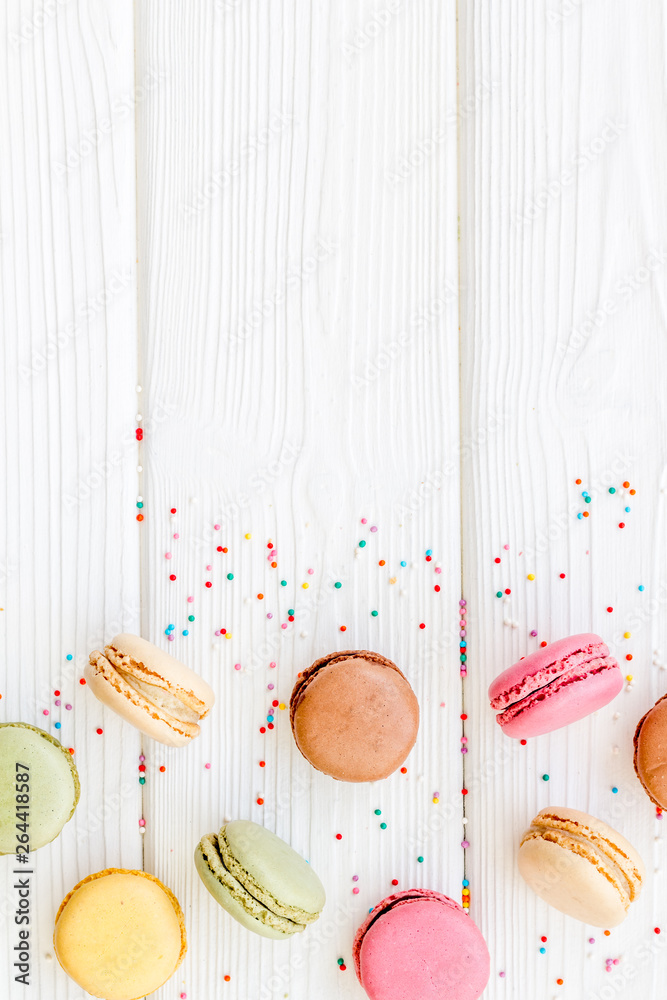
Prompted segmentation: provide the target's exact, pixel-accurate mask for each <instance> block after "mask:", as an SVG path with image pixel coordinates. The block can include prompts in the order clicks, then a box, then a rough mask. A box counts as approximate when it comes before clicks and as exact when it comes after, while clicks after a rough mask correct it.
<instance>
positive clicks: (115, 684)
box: [84, 633, 215, 747]
mask: <svg viewBox="0 0 667 1000" xmlns="http://www.w3.org/2000/svg"><path fill="white" fill-rule="evenodd" d="M84 673H85V676H86V680H87V681H88V686H89V688H90V690H91V691H92V692H93V694H94V695H95V697H96V698H99V700H100V701H101V702H103V703H104V704H105V705H108V707H109V708H111V709H112V710H113V711H114V712H116V713H117V714H118V715H120V716H121V717H122V718H123V719H126V720H127V721H128V722H130V723H131V724H132V725H133V726H135V727H136V728H137V729H139V730H141V732H142V733H145V735H146V736H150V737H151V738H152V739H154V740H157V741H158V742H159V743H166V744H167V746H173V747H182V746H185V744H186V743H189V742H190V740H192V739H194V737H195V736H198V735H199V722H200V721H201V719H203V718H204V717H205V716H206V715H208V713H209V711H210V709H211V708H212V707H213V704H214V702H215V695H214V694H213V691H212V690H211V688H210V687H209V685H208V684H207V683H206V681H204V680H202V678H201V677H199V675H198V674H196V673H195V672H194V670H190V668H189V667H186V666H185V664H184V663H180V662H179V661H178V660H177V659H175V658H174V657H173V656H170V655H169V653H165V652H164V651H163V650H162V649H158V647H157V646H154V645H153V643H152V642H147V641H146V639H140V638H139V636H137V635H129V634H127V633H123V634H122V635H117V636H116V637H115V639H112V640H111V642H110V643H109V644H108V646H105V647H104V652H103V653H102V652H100V650H99V649H96V650H94V651H93V652H92V653H91V654H90V663H89V664H88V665H87V666H86V668H85V671H84Z"/></svg>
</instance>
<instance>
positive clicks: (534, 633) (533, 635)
mask: <svg viewBox="0 0 667 1000" xmlns="http://www.w3.org/2000/svg"><path fill="white" fill-rule="evenodd" d="M530 634H531V635H532V637H533V639H534V638H535V636H536V635H537V632H536V631H535V629H533V630H532V631H531V633H530Z"/></svg>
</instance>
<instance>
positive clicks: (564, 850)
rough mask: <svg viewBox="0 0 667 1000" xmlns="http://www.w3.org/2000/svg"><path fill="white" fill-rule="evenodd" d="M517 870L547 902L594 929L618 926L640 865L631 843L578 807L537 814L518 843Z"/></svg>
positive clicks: (636, 889)
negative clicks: (519, 843) (519, 844)
mask: <svg viewBox="0 0 667 1000" xmlns="http://www.w3.org/2000/svg"><path fill="white" fill-rule="evenodd" d="M519 871H520V872H521V875H522V876H523V878H524V879H525V881H526V882H527V883H528V885H529V886H530V888H531V889H532V890H533V891H534V892H536V893H537V895H538V896H540V897H541V898H542V899H543V900H545V902H547V903H549V905H550V906H553V907H555V908H556V909H557V910H560V911H561V912H562V913H566V914H568V916H570V917H575V918H576V919H577V920H581V921H583V922H584V923H586V924H592V925H593V926H594V927H616V926H617V925H618V924H620V923H621V922H622V921H623V920H625V917H626V916H627V912H628V907H629V906H630V903H631V902H632V901H633V900H635V899H636V898H637V897H638V895H639V893H640V891H641V887H642V880H643V878H644V874H645V873H644V864H643V862H642V859H641V858H640V857H639V855H638V854H637V852H636V850H635V849H634V847H633V846H632V844H630V843H628V841H627V840H626V839H625V837H622V836H621V834H620V833H617V832H616V830H613V829H612V828H611V827H610V826H607V824H606V823H603V822H602V821H601V820H599V819H595V818H594V817H593V816H589V815H588V814H587V813H583V812H579V811H578V810H577V809H568V808H566V807H562V806H551V807H549V808H548V809H543V810H542V812H540V813H538V815H537V816H536V817H535V819H534V820H533V822H532V823H531V825H530V828H529V829H528V830H526V832H525V833H524V835H523V837H522V840H521V846H520V847H519Z"/></svg>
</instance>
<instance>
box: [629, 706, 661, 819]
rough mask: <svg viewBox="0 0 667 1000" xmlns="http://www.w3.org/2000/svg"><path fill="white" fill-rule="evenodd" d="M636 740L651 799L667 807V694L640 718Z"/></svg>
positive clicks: (639, 768) (637, 767) (642, 777)
mask: <svg viewBox="0 0 667 1000" xmlns="http://www.w3.org/2000/svg"><path fill="white" fill-rule="evenodd" d="M634 743H635V757H634V764H635V771H636V772H637V777H638V778H639V780H640V781H641V783H642V785H643V786H644V791H645V792H646V794H647V795H648V797H649V798H650V800H651V802H652V803H653V804H654V805H656V806H658V807H659V808H660V809H667V694H666V695H663V697H662V698H660V699H659V701H656V703H655V705H654V706H653V708H650V709H649V710H648V712H647V713H646V715H644V716H643V717H642V718H641V719H640V720H639V722H638V724H637V729H636V730H635V740H634Z"/></svg>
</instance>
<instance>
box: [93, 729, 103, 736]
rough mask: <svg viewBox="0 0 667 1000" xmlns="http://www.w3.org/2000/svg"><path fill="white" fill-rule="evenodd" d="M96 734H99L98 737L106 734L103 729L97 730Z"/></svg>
mask: <svg viewBox="0 0 667 1000" xmlns="http://www.w3.org/2000/svg"><path fill="white" fill-rule="evenodd" d="M95 732H96V733H97V735H98V736H101V735H102V733H103V732H104V730H103V729H96V730H95Z"/></svg>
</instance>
